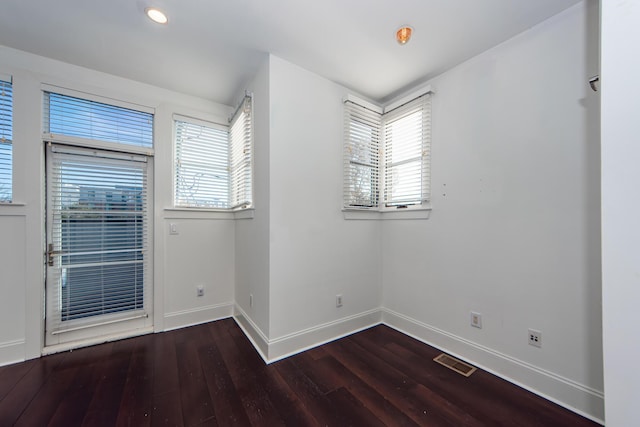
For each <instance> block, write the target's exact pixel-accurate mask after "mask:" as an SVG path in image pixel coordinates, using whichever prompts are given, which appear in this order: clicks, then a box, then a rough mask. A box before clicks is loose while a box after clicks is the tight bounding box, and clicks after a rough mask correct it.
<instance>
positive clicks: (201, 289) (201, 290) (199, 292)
mask: <svg viewBox="0 0 640 427" xmlns="http://www.w3.org/2000/svg"><path fill="white" fill-rule="evenodd" d="M196 295H197V296H199V297H203V296H204V286H203V285H198V286H197V287H196Z"/></svg>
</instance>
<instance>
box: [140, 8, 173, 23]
mask: <svg viewBox="0 0 640 427" xmlns="http://www.w3.org/2000/svg"><path fill="white" fill-rule="evenodd" d="M144 12H145V13H146V14H147V16H148V17H149V19H151V20H152V21H153V22H157V23H158V24H166V23H167V22H169V18H167V15H165V14H164V12H163V11H161V10H160V9H156V8H155V7H148V8H146V9H145V10H144Z"/></svg>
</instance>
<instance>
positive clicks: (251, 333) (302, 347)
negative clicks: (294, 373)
mask: <svg viewBox="0 0 640 427" xmlns="http://www.w3.org/2000/svg"><path fill="white" fill-rule="evenodd" d="M234 319H235V321H236V323H237V324H238V326H239V327H240V329H242V331H243V332H244V334H245V335H246V336H247V338H248V339H249V341H251V344H252V345H253V347H254V348H255V349H256V351H257V352H258V354H259V355H260V357H262V360H264V362H265V363H266V364H270V363H273V362H277V361H278V360H282V359H285V358H287V357H289V356H293V355H294V354H298V353H301V352H303V351H306V350H309V349H311V348H314V347H317V346H319V345H322V344H326V343H328V342H331V341H335V340H337V339H339V338H342V337H345V336H347V335H351V334H354V333H356V332H359V331H362V330H364V329H368V328H370V327H372V326H376V325H378V324H380V319H381V313H380V309H378V308H376V309H373V310H368V311H365V312H362V313H358V314H354V315H353V316H348V317H344V318H342V319H337V320H334V321H331V322H327V323H323V324H321V325H318V326H314V327H311V328H307V329H303V330H301V331H297V332H293V333H291V334H287V335H283V336H281V337H278V338H274V339H269V338H267V336H266V335H265V334H264V332H262V330H261V329H260V328H259V327H258V325H256V324H255V323H254V322H253V320H251V318H250V317H249V316H247V314H246V313H245V312H244V310H242V308H240V306H238V305H237V304H236V306H235V315H234Z"/></svg>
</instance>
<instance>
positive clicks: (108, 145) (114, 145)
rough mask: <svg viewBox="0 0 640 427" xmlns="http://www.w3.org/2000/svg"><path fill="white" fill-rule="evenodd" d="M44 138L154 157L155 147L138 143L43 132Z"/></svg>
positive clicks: (74, 145)
mask: <svg viewBox="0 0 640 427" xmlns="http://www.w3.org/2000/svg"><path fill="white" fill-rule="evenodd" d="M42 140H43V141H44V142H50V143H53V144H61V145H66V146H73V147H84V148H86V149H88V150H91V149H94V150H95V149H97V150H104V151H112V152H118V153H128V154H134V155H135V154H137V155H143V156H147V157H153V155H154V150H153V148H148V147H139V146H136V145H129V144H121V143H118V142H107V141H100V140H97V139H89V138H79V137H76V136H69V135H60V136H58V135H57V134H53V133H43V134H42Z"/></svg>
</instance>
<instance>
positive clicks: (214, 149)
mask: <svg viewBox="0 0 640 427" xmlns="http://www.w3.org/2000/svg"><path fill="white" fill-rule="evenodd" d="M175 132H176V133H175V150H176V154H175V206H178V207H191V208H219V209H226V208H228V207H229V148H228V147H229V142H228V141H229V132H228V130H227V129H226V127H222V126H216V125H214V124H213V123H210V124H208V125H204V124H196V123H190V122H187V121H182V120H176V122H175Z"/></svg>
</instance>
